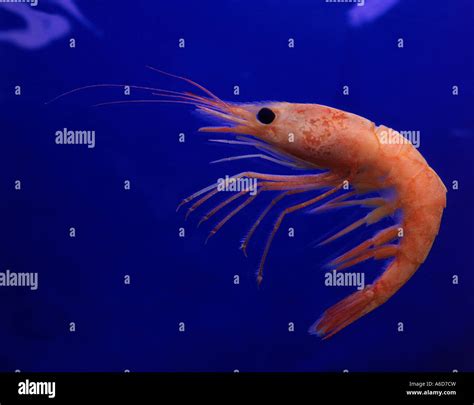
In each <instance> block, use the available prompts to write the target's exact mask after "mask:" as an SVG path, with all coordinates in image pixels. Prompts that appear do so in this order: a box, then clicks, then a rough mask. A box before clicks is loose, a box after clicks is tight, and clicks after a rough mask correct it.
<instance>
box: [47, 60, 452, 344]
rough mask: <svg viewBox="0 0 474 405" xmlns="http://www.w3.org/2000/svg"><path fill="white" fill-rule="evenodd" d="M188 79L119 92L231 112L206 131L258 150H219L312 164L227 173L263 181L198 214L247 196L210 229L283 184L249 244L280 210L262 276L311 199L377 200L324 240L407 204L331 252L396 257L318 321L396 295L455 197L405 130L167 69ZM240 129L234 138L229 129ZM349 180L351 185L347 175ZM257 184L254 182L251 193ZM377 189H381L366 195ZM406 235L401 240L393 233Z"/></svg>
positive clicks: (323, 325) (350, 203)
mask: <svg viewBox="0 0 474 405" xmlns="http://www.w3.org/2000/svg"><path fill="white" fill-rule="evenodd" d="M151 69H152V70H154V71H157V72H159V73H161V74H165V75H167V76H171V77H173V78H177V79H179V80H183V81H185V82H186V83H188V84H191V85H193V86H194V87H196V88H197V89H199V90H200V91H202V92H204V93H205V95H197V94H195V93H192V92H189V91H187V92H179V91H172V90H164V89H159V88H151V87H146V86H130V87H131V88H133V89H134V90H137V91H145V92H149V93H150V95H151V96H153V98H147V99H134V100H127V101H113V102H109V103H101V104H98V105H104V104H120V103H178V104H186V105H194V106H195V107H197V109H198V111H200V112H202V113H204V114H206V115H209V116H211V117H212V118H217V119H219V120H221V121H223V123H224V125H222V126H211V127H203V128H200V131H202V132H213V133H220V134H225V138H224V139H213V140H212V141H214V142H220V143H224V144H233V145H239V146H241V147H243V148H247V147H251V148H255V149H256V150H257V152H258V153H251V154H244V155H239V156H232V157H228V158H224V159H220V160H218V161H215V162H226V161H233V160H242V159H249V158H252V159H253V158H260V159H265V160H267V161H271V162H272V163H275V164H279V165H282V166H286V167H289V168H291V169H304V170H306V171H310V173H309V174H289V175H274V174H267V173H257V172H253V171H245V172H241V173H238V174H235V175H234V176H231V177H230V178H229V179H228V180H226V183H227V182H236V181H238V180H242V179H244V180H245V178H247V179H250V180H253V181H255V182H257V184H258V187H257V190H241V191H240V192H238V193H235V194H231V195H230V196H229V197H228V198H226V199H225V200H224V201H222V202H221V203H219V204H218V205H217V206H216V207H214V208H213V209H210V210H209V211H208V212H207V214H205V215H204V216H203V217H202V219H201V221H200V222H199V223H202V222H205V221H208V220H209V219H210V218H212V217H213V216H214V215H216V214H217V213H218V212H220V211H221V210H223V209H225V208H226V207H227V206H228V205H229V204H231V203H233V202H234V201H239V200H241V199H242V198H245V199H244V200H243V202H241V203H240V204H239V205H238V206H237V207H236V208H234V209H233V210H232V211H230V212H229V213H228V214H227V215H226V216H225V217H224V218H223V219H221V220H220V221H219V222H218V223H217V225H216V226H215V227H214V228H213V229H212V230H211V231H210V234H209V237H208V239H209V238H210V237H212V236H213V235H215V234H216V233H217V232H218V231H219V230H220V229H221V228H222V227H223V226H224V225H225V224H226V223H227V222H228V221H229V220H231V219H232V218H233V217H234V216H236V215H237V214H238V213H239V212H240V211H241V210H242V209H244V208H245V207H247V206H249V205H250V204H251V203H252V201H253V200H254V199H256V198H258V196H259V195H260V194H261V193H270V192H271V193H275V192H276V193H277V195H276V196H275V197H274V198H273V199H272V200H271V201H270V203H269V204H268V206H267V207H266V208H265V210H264V211H263V212H262V213H261V214H260V216H259V217H258V218H257V219H256V221H255V223H254V224H253V226H252V227H251V228H250V230H249V232H248V233H247V235H246V237H245V238H244V240H243V241H242V245H241V249H242V251H243V253H244V254H245V255H247V249H248V246H249V242H250V240H251V239H252V238H253V236H254V234H255V233H256V232H257V230H258V228H259V226H260V224H261V222H262V221H263V220H264V218H265V217H266V216H267V215H269V213H270V211H272V210H277V209H279V214H278V216H277V219H276V221H275V223H274V225H273V227H272V230H271V233H270V235H269V236H268V238H267V240H266V243H265V247H264V250H263V254H262V256H261V259H260V264H259V267H258V272H257V281H258V283H261V282H262V280H263V269H264V265H265V262H266V259H267V256H268V254H269V251H270V247H271V244H272V241H273V239H274V237H275V235H276V233H277V231H278V229H279V228H280V226H281V224H282V222H283V221H284V219H285V217H286V216H287V215H290V214H293V213H295V212H297V211H301V210H304V209H312V212H314V213H322V212H325V211H327V210H331V209H335V208H343V207H355V206H361V207H366V208H371V209H372V211H370V212H369V213H368V214H367V215H366V216H365V217H363V218H361V219H359V220H358V221H356V222H354V223H353V224H351V225H349V226H347V227H346V228H344V229H342V230H341V231H339V232H337V233H336V234H335V235H333V236H331V237H330V238H328V239H326V240H325V241H323V242H322V243H321V245H325V244H327V243H329V242H331V241H333V240H335V239H337V238H339V237H342V236H344V235H346V234H348V233H349V232H352V231H353V230H355V229H357V228H358V227H360V226H369V225H371V224H373V223H376V222H378V221H379V220H381V219H382V218H385V217H388V216H393V215H394V214H395V213H396V212H397V213H401V216H397V217H400V218H401V220H400V223H398V224H395V225H393V226H390V227H388V228H386V229H383V230H381V231H379V232H378V233H376V234H375V235H374V236H373V237H372V238H370V239H369V240H366V241H364V242H362V243H361V244H359V245H358V246H356V247H354V248H353V249H351V250H349V251H348V252H346V253H344V254H342V255H341V256H339V257H337V258H336V259H334V260H333V261H331V262H330V265H331V266H332V267H333V269H335V270H341V271H342V270H343V269H346V268H348V267H351V266H354V265H357V264H358V263H361V262H364V261H366V260H369V259H375V260H379V259H390V263H389V264H388V266H387V268H386V270H385V271H384V272H383V273H382V275H381V276H380V277H379V278H378V279H377V280H375V281H374V283H373V284H371V285H367V286H366V287H365V288H364V289H362V290H360V291H357V292H355V293H353V294H352V295H350V296H348V297H346V298H345V299H343V300H342V301H340V302H339V303H337V304H335V305H334V306H332V307H330V308H329V309H327V310H326V311H325V312H324V313H323V315H322V317H321V318H320V319H319V320H318V321H317V322H316V323H315V324H314V325H313V326H312V327H311V328H310V332H311V333H316V334H318V335H320V336H322V337H323V338H329V337H331V336H333V335H334V334H335V333H337V332H339V331H340V330H341V329H343V328H345V327H346V326H348V325H349V324H351V323H352V322H354V321H356V320H357V319H359V318H360V317H362V316H363V315H365V314H367V313H368V312H370V311H372V310H373V309H375V308H377V307H378V306H380V305H381V304H383V303H384V302H386V301H387V300H388V299H389V298H390V297H391V296H393V295H394V294H395V293H396V292H397V291H398V290H399V289H400V288H401V287H402V286H403V285H404V284H405V283H406V282H407V281H408V280H409V279H410V277H411V276H412V275H413V274H414V273H415V272H416V270H417V269H418V268H419V266H420V265H421V264H422V263H423V262H424V261H425V259H426V257H427V255H428V253H429V252H430V249H431V246H432V244H433V242H434V239H435V238H436V235H437V234H438V231H439V227H440V223H441V217H442V215H443V210H444V208H445V207H446V188H445V186H444V184H443V183H442V181H441V180H440V178H439V177H438V176H437V174H436V173H435V172H434V170H433V169H432V168H431V167H430V166H429V165H428V164H427V162H426V160H425V159H424V158H423V156H422V155H421V154H420V153H419V152H418V150H417V149H416V148H414V147H413V145H412V144H411V143H409V142H408V141H407V140H406V139H405V138H404V137H402V135H401V134H399V133H398V132H396V131H394V130H391V129H389V128H387V127H385V126H383V125H381V126H376V125H375V124H374V123H373V122H371V121H370V120H368V119H365V118H363V117H360V116H358V115H355V114H351V113H348V112H345V111H341V110H338V109H335V108H331V107H327V106H323V105H318V104H298V103H287V102H268V103H255V104H251V103H249V104H236V103H230V102H224V101H222V100H221V99H220V98H218V97H217V96H216V95H214V94H213V93H211V92H210V91H209V90H207V89H205V88H204V87H203V86H201V85H199V84H197V83H195V82H193V81H192V80H190V79H187V78H184V77H180V76H176V75H173V74H169V73H166V72H162V71H160V70H157V69H155V68H151ZM121 86H123V85H118V84H114V85H110V84H102V85H93V86H86V87H83V88H79V89H75V90H72V91H70V92H67V93H64V94H62V95H60V96H58V97H56V98H55V99H54V100H56V99H58V98H60V97H63V96H65V95H68V94H71V93H73V92H76V91H79V90H83V89H86V88H96V87H121ZM232 134H235V135H236V138H235V139H229V136H232ZM348 184H349V185H350V188H347V187H346V186H347V185H348ZM219 191H220V189H219V188H218V184H217V183H215V184H212V185H210V186H208V187H205V188H203V189H202V190H199V191H197V192H195V193H194V194H192V195H191V196H189V197H187V198H185V199H184V200H183V201H182V202H181V204H180V205H179V206H178V209H179V208H180V207H181V206H183V205H186V204H189V208H188V211H187V214H186V217H188V216H189V214H191V213H192V212H193V211H195V210H197V209H198V208H200V207H201V206H203V205H205V203H206V202H208V201H209V200H211V199H212V198H213V197H214V196H216V195H217V194H218V192H219ZM250 191H255V192H254V193H251V192H250ZM315 191H320V194H318V195H316V196H314V195H313V196H311V197H308V198H307V199H306V200H305V201H303V202H300V203H298V204H294V205H290V206H287V207H286V208H284V209H281V208H279V207H280V205H281V202H282V201H287V199H288V198H291V196H293V195H295V194H305V195H306V194H309V193H310V192H311V193H314V192H315ZM369 193H372V194H373V193H378V194H379V196H380V197H375V198H373V197H363V196H364V195H365V194H369ZM394 242H398V243H394Z"/></svg>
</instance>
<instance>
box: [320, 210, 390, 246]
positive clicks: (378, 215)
mask: <svg viewBox="0 0 474 405" xmlns="http://www.w3.org/2000/svg"><path fill="white" fill-rule="evenodd" d="M394 211H395V207H394V206H393V205H391V204H386V205H382V206H381V207H378V208H376V209H375V210H373V211H372V212H370V213H369V214H367V215H366V216H365V217H364V218H361V219H359V220H358V221H356V222H354V223H352V224H351V225H349V226H347V227H346V228H344V229H343V230H342V231H339V232H338V233H336V234H335V235H333V236H331V237H330V238H327V239H325V240H323V241H322V242H321V243H319V246H322V245H325V244H327V243H329V242H332V241H333V240H336V239H337V238H340V237H341V236H343V235H345V234H347V233H349V232H351V231H353V230H354V229H357V228H359V227H360V226H362V225H364V224H365V225H370V224H374V223H376V222H378V221H380V220H381V219H383V218H385V217H386V216H388V215H390V214H392V213H393V212H394Z"/></svg>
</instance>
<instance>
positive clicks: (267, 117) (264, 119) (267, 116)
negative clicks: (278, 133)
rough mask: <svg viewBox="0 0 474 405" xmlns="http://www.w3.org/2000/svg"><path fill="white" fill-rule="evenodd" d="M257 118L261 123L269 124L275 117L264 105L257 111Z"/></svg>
mask: <svg viewBox="0 0 474 405" xmlns="http://www.w3.org/2000/svg"><path fill="white" fill-rule="evenodd" d="M257 119H258V120H259V121H260V122H261V123H262V124H271V123H272V122H273V120H274V119H275V113H274V112H273V111H272V110H270V109H269V108H266V107H264V108H262V109H261V110H260V111H259V112H258V114H257Z"/></svg>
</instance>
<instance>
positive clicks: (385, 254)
mask: <svg viewBox="0 0 474 405" xmlns="http://www.w3.org/2000/svg"><path fill="white" fill-rule="evenodd" d="M398 250H399V247H398V245H384V246H377V247H375V248H373V249H370V250H368V251H367V252H366V253H364V254H362V255H360V256H357V257H356V258H355V259H352V260H349V261H347V262H345V263H342V264H340V265H339V266H337V267H336V269H335V270H342V269H345V268H347V267H351V266H354V265H356V264H358V263H362V262H364V261H366V260H369V259H376V260H380V259H388V258H389V257H392V256H395V255H396V254H397V252H398Z"/></svg>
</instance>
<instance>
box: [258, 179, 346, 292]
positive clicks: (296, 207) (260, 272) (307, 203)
mask: <svg viewBox="0 0 474 405" xmlns="http://www.w3.org/2000/svg"><path fill="white" fill-rule="evenodd" d="M341 187H342V184H341V185H339V186H337V187H334V188H332V189H331V190H329V191H326V192H325V193H323V194H321V195H318V196H317V197H314V198H311V199H310V200H308V201H305V202H302V203H300V204H296V205H293V206H291V207H288V208H286V209H285V210H284V211H283V212H282V213H281V214H280V216H279V217H278V219H277V220H276V222H275V225H274V226H273V229H272V232H271V233H270V236H269V237H268V239H267V243H266V245H265V249H264V251H263V255H262V258H261V260H260V266H259V268H258V273H257V283H258V284H259V285H260V284H261V282H262V280H263V267H264V265H265V260H266V258H267V255H268V252H269V250H270V246H271V244H272V241H273V238H274V237H275V234H276V232H277V231H278V229H279V228H280V225H281V223H282V222H283V219H284V218H285V216H286V215H287V214H290V213H293V212H295V211H298V210H301V209H303V208H306V207H309V206H310V205H313V204H315V203H317V202H318V201H321V200H323V199H324V198H326V197H328V196H329V195H331V194H334V193H335V192H336V191H338V190H339V189H341Z"/></svg>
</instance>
